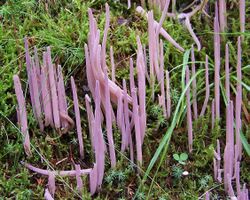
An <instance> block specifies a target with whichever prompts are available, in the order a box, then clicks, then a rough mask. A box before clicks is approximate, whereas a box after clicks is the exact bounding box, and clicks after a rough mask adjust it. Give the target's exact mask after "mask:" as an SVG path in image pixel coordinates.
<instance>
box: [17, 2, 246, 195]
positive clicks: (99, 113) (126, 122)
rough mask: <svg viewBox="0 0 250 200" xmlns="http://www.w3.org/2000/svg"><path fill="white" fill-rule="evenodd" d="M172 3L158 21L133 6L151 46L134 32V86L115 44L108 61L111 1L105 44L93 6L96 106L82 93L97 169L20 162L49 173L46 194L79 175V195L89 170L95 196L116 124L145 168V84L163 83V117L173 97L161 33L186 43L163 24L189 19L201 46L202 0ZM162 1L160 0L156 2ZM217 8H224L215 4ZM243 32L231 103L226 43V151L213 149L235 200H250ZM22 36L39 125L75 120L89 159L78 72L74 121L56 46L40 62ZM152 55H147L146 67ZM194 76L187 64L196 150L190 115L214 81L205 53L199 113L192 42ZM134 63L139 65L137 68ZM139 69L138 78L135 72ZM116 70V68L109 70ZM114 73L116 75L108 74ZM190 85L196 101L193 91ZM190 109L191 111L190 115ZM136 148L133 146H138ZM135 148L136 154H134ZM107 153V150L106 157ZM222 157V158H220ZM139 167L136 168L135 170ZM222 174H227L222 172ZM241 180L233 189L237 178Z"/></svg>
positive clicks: (91, 60) (90, 62) (63, 126)
mask: <svg viewBox="0 0 250 200" xmlns="http://www.w3.org/2000/svg"><path fill="white" fill-rule="evenodd" d="M159 2H161V1H159ZM169 4H170V1H169V0H165V1H164V4H162V2H161V4H158V5H159V7H160V8H161V9H162V17H161V19H160V21H159V22H157V21H156V20H154V16H153V12H152V11H149V12H146V11H145V10H144V9H143V8H142V7H137V9H136V11H137V12H138V13H140V14H141V15H142V16H144V17H146V18H147V21H148V34H149V43H148V52H149V55H148V57H147V55H146V47H145V46H143V45H142V44H141V41H140V37H139V36H137V38H136V39H137V51H136V60H135V62H134V61H133V59H132V58H130V77H129V88H130V91H129V90H128V89H127V83H126V81H125V79H123V81H122V87H120V86H119V85H118V84H117V83H116V82H117V81H116V79H115V70H116V69H115V64H114V58H113V49H112V47H111V48H110V60H111V67H110V68H109V67H107V63H106V43H107V38H108V30H109V26H110V11H109V6H108V5H107V4H106V23H105V29H104V34H103V39H102V42H101V38H100V30H99V29H98V28H97V22H96V19H95V18H94V16H93V13H92V10H91V9H89V10H88V17H89V34H88V42H87V44H85V47H84V50H85V58H86V74H87V82H88V87H89V89H90V92H91V96H92V99H93V100H94V109H93V107H92V102H91V98H90V96H89V95H88V94H86V95H85V104H86V111H87V118H88V127H89V134H90V138H91V146H92V150H93V152H94V155H95V156H94V157H95V159H94V160H95V162H94V163H93V167H92V168H89V169H81V167H80V165H79V164H75V166H74V167H75V169H74V170H69V171H58V170H52V169H48V170H45V169H40V168H36V167H34V166H33V165H31V164H28V163H24V162H22V164H23V165H24V166H25V167H27V168H28V169H30V170H32V171H34V172H36V173H38V174H41V175H43V176H47V177H48V184H47V188H46V189H45V199H53V198H54V194H55V190H56V186H55V185H56V184H55V180H56V177H65V176H70V177H75V178H76V181H77V189H78V191H79V193H80V194H81V193H82V189H83V181H82V178H81V176H83V175H89V187H90V192H91V194H92V195H93V194H95V193H96V191H97V190H98V188H100V187H101V185H102V182H103V177H104V170H105V157H109V159H110V163H111V167H112V168H114V167H115V166H116V162H117V159H116V149H115V145H114V139H113V129H112V126H113V124H114V123H116V124H117V127H118V128H119V130H120V133H121V150H120V151H121V152H125V151H128V152H129V154H130V161H131V163H136V164H137V166H141V165H142V162H143V159H142V152H143V151H142V146H143V141H144V137H145V132H146V126H147V113H146V84H147V83H146V82H148V83H149V85H150V87H151V91H152V98H153V99H154V98H155V97H154V88H155V83H156V81H157V82H158V83H159V85H160V94H158V101H159V105H160V106H161V107H162V109H163V113H164V117H165V118H166V119H170V117H171V96H170V90H171V88H170V73H169V71H168V70H165V71H164V48H163V41H162V40H161V39H160V35H162V36H163V38H164V39H166V40H167V41H168V42H170V43H172V44H173V46H175V47H176V48H177V49H178V50H180V51H184V49H183V48H182V47H181V46H180V45H179V44H178V43H177V42H176V41H175V40H174V39H173V38H172V37H171V36H170V35H169V34H168V33H167V31H166V30H164V29H163V27H162V24H163V22H164V20H165V17H166V16H168V17H177V18H178V19H180V18H182V19H184V25H185V26H186V27H187V29H188V31H189V32H190V34H191V36H192V38H193V39H194V43H195V44H196V45H197V50H198V51H199V50H200V49H201V44H200V42H199V40H198V38H197V36H196V35H195V33H194V31H193V29H192V26H191V24H190V17H191V16H192V15H194V14H195V13H196V12H197V11H198V10H200V9H201V5H198V6H197V7H196V8H195V9H194V10H193V11H192V12H190V13H181V14H179V15H176V14H174V13H169V12H168V7H169ZM156 5H157V2H156ZM218 7H219V9H218ZM225 8H226V3H225V1H223V0H222V1H219V6H217V3H215V17H214V60H215V65H214V99H213V100H212V102H211V108H212V109H211V112H212V127H214V123H215V120H218V119H220V109H221V108H220V84H221V83H220V66H221V64H220V59H221V55H220V53H221V52H220V44H221V42H220V37H221V36H220V32H223V31H224V30H225V29H226V10H225ZM244 12H245V2H244V1H240V22H241V32H244V29H245V28H244V27H245V25H244V24H245V19H244V16H245V13H244ZM243 40H244V38H243V37H238V43H237V45H238V47H237V48H238V52H237V54H238V55H237V80H238V81H237V88H236V98H235V99H236V100H235V102H233V101H232V99H231V96H232V94H230V68H229V67H230V63H229V47H228V44H226V47H225V49H226V50H225V89H226V102H227V103H226V145H225V149H224V154H223V157H222V156H221V149H220V141H219V140H217V149H216V151H214V179H215V181H218V182H220V183H222V182H223V184H224V188H225V192H226V193H227V195H228V196H230V198H231V199H238V200H248V199H249V196H248V189H247V187H246V184H243V186H241V184H240V182H241V181H240V162H241V159H242V143H241V139H240V131H241V126H242V124H241V106H242V85H241V79H242V71H241V43H242V41H243ZM24 42H25V56H26V69H27V75H28V85H29V94H30V101H31V104H32V109H33V113H34V116H35V118H36V120H37V121H38V124H39V128H40V131H44V128H45V127H48V126H50V127H52V128H54V129H55V130H56V131H58V132H59V133H60V134H65V133H67V132H68V131H69V130H72V129H73V128H74V127H75V126H76V132H77V137H78V144H79V154H80V157H81V159H83V158H84V141H83V137H82V127H81V118H80V109H79V102H78V96H77V88H76V84H75V81H74V78H73V77H71V89H72V94H73V95H72V96H73V103H74V113H75V116H74V118H75V120H73V119H72V118H71V117H70V116H69V114H68V104H67V99H66V93H65V85H64V79H63V73H62V68H61V66H60V65H55V64H53V63H52V58H51V49H50V47H47V49H46V51H45V52H43V55H42V61H40V60H39V55H38V52H37V49H36V48H34V53H33V56H31V54H30V52H29V47H28V39H27V38H25V39H24ZM147 60H149V70H147ZM191 62H192V64H191V65H192V70H191V74H192V76H193V77H194V78H193V79H192V80H191V82H192V84H190V71H189V67H188V65H186V66H184V67H185V68H186V69H185V74H186V75H185V76H186V84H187V85H188V84H189V85H190V87H188V89H187V91H186V109H187V112H186V113H187V117H186V119H187V130H188V131H187V132H188V148H189V152H192V149H193V148H192V146H193V128H192V120H193V119H197V118H198V117H199V116H203V115H204V114H205V112H206V110H207V106H208V103H209V97H210V86H209V63H208V56H206V58H205V70H204V71H205V89H206V92H205V100H204V103H203V106H202V109H201V111H200V114H198V108H197V100H196V94H197V91H196V78H195V74H196V69H195V52H194V47H193V46H192V48H191ZM134 65H135V67H134ZM134 70H136V76H137V77H136V76H135V75H134ZM110 71H111V72H110ZM108 72H110V74H111V79H110V78H109V76H108ZM13 80H14V86H15V92H16V96H17V101H18V106H17V116H18V123H19V125H20V127H21V133H22V134H23V136H24V142H23V145H24V150H25V153H26V154H27V156H32V152H31V147H30V146H31V144H30V138H29V132H28V122H27V111H26V102H25V97H24V94H23V91H22V86H21V82H20V79H19V76H18V75H14V77H13ZM191 90H192V101H191V99H190V96H191V95H190V93H191ZM192 115H193V116H192ZM103 129H105V130H106V135H107V142H106V140H105V138H104V132H103ZM134 148H135V149H134ZM135 152H136V153H135ZM106 154H107V155H108V156H107V155H106ZM222 158H223V160H222ZM138 170H139V168H138ZM222 174H223V177H222ZM233 180H235V182H236V193H235V192H234V187H233V184H232V181H233ZM209 195H210V193H209V191H208V192H206V195H205V196H206V197H205V198H206V199H209Z"/></svg>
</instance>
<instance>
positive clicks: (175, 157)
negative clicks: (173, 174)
mask: <svg viewBox="0 0 250 200" xmlns="http://www.w3.org/2000/svg"><path fill="white" fill-rule="evenodd" d="M173 157H174V159H175V160H176V161H179V160H180V156H179V155H178V154H177V153H175V154H174V155H173Z"/></svg>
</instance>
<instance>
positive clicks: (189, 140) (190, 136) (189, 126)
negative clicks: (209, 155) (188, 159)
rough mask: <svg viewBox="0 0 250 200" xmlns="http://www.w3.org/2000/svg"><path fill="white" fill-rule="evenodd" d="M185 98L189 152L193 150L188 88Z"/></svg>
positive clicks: (187, 70)
mask: <svg viewBox="0 0 250 200" xmlns="http://www.w3.org/2000/svg"><path fill="white" fill-rule="evenodd" d="M189 77H190V75H189V67H188V66H187V68H186V84H188V82H189ZM186 98H187V126H188V149H189V152H192V150H193V125H192V112H191V103H190V88H188V89H187V92H186Z"/></svg>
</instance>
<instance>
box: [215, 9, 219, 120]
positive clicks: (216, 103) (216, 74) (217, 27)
mask: <svg viewBox="0 0 250 200" xmlns="http://www.w3.org/2000/svg"><path fill="white" fill-rule="evenodd" d="M216 5H217V4H216ZM216 7H217V6H216ZM219 29H220V27H219V22H218V18H216V17H215V18H214V60H215V66H214V96H215V116H216V119H217V120H218V119H220V35H219Z"/></svg>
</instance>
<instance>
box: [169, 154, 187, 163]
mask: <svg viewBox="0 0 250 200" xmlns="http://www.w3.org/2000/svg"><path fill="white" fill-rule="evenodd" d="M173 158H174V159H175V160H176V161H178V163H180V164H182V165H185V164H186V162H185V161H186V160H187V159H188V155H187V154H186V153H181V154H180V155H179V154H177V153H175V154H174V155H173Z"/></svg>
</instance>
